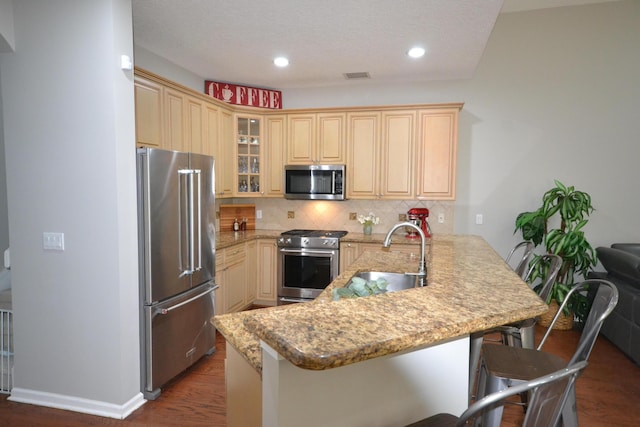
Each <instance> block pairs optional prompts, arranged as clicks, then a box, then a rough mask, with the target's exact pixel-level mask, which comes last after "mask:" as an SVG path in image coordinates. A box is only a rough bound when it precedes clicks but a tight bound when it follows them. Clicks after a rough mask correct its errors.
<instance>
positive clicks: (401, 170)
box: [379, 111, 417, 200]
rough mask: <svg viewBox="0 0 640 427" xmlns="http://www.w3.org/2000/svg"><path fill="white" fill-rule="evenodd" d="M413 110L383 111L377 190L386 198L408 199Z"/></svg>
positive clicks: (411, 176) (412, 159)
mask: <svg viewBox="0 0 640 427" xmlns="http://www.w3.org/2000/svg"><path fill="white" fill-rule="evenodd" d="M415 122H416V113H415V111H389V112H386V111H385V112H383V113H382V139H381V147H380V148H381V155H380V172H381V175H380V176H381V182H380V193H379V196H380V197H381V198H385V199H404V200H406V199H411V198H412V197H413V193H414V190H413V188H414V186H413V183H414V182H415V179H416V178H415V170H414V164H415V161H416V158H417V156H416V150H415V142H414V141H415Z"/></svg>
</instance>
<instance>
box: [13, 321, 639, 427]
mask: <svg viewBox="0 0 640 427" xmlns="http://www.w3.org/2000/svg"><path fill="white" fill-rule="evenodd" d="M542 330H543V329H542V328H540V327H538V329H537V330H536V332H537V334H538V336H540V335H541V331H542ZM578 338H579V333H578V332H576V331H553V333H552V334H551V337H550V340H549V341H548V342H547V343H546V344H545V348H546V349H547V351H551V352H553V353H555V354H558V355H562V356H563V357H565V358H567V359H568V357H569V356H570V355H571V354H572V353H573V351H574V350H575V348H576V344H577V341H578ZM216 348H217V352H216V353H215V354H213V355H212V356H207V357H205V358H203V359H202V360H201V361H200V362H198V363H197V364H196V365H194V366H193V367H192V368H191V369H189V370H188V371H187V372H185V373H184V374H182V375H181V376H179V377H178V378H176V379H175V380H174V381H172V382H171V383H170V384H168V385H167V386H166V387H165V388H164V390H163V392H162V394H161V395H160V397H159V398H158V399H157V400H155V401H150V402H147V403H146V404H145V405H144V406H142V407H141V408H140V409H138V410H137V411H135V412H134V413H133V414H131V415H130V416H129V417H127V419H126V420H114V419H110V418H103V417H98V416H93V415H86V414H80V413H75V412H71V411H63V410H58V409H51V408H44V407H40V406H33V405H27V404H21V403H14V402H9V401H8V400H7V396H6V395H0V396H1V397H0V426H20V427H22V426H33V427H39V426H47V427H49V426H53V427H62V426H65V427H80V426H126V427H152V426H153V427H156V426H194V427H196V426H209V427H218V426H225V425H226V421H225V388H224V387H225V386H224V374H223V373H224V358H225V347H224V340H223V339H222V338H221V336H220V335H218V340H217V343H216ZM577 396H578V410H579V420H580V426H582V427H600V426H616V427H635V426H637V425H639V424H640V367H639V366H637V365H635V364H634V363H633V362H631V361H630V360H629V359H628V358H627V357H625V356H624V355H623V354H622V353H621V352H620V351H619V350H618V349H617V348H616V347H615V346H613V345H612V344H611V343H610V342H609V341H607V340H606V339H605V338H603V337H600V338H599V339H598V342H597V343H596V345H595V347H594V349H593V352H592V354H591V358H590V364H589V366H588V367H587V369H586V371H585V373H584V374H583V375H582V376H581V377H580V378H579V379H578V382H577ZM523 417H524V415H523V412H522V409H521V408H519V407H516V406H507V408H506V409H505V415H504V418H503V423H502V425H503V426H519V425H520V423H521V422H522V419H523ZM328 427H329V426H328Z"/></svg>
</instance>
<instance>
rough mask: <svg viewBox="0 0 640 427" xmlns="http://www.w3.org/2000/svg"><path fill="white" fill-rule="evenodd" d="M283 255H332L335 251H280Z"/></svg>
mask: <svg viewBox="0 0 640 427" xmlns="http://www.w3.org/2000/svg"><path fill="white" fill-rule="evenodd" d="M280 253H283V254H285V253H286V254H301V255H307V254H309V255H334V254H335V253H336V251H314V250H312V249H280Z"/></svg>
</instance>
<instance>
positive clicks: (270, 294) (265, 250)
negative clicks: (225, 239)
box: [255, 239, 278, 305]
mask: <svg viewBox="0 0 640 427" xmlns="http://www.w3.org/2000/svg"><path fill="white" fill-rule="evenodd" d="M257 251H258V253H257V257H256V258H255V259H257V266H258V271H257V275H256V285H257V286H256V290H257V293H258V295H257V298H256V302H257V303H258V304H261V305H275V304H276V297H277V294H276V283H277V270H278V267H277V266H278V258H277V256H278V246H277V244H276V240H275V239H259V240H258V241H257Z"/></svg>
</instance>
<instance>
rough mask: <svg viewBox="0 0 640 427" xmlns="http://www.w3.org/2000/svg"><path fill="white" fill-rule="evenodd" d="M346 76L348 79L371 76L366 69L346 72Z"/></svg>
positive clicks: (368, 77)
mask: <svg viewBox="0 0 640 427" xmlns="http://www.w3.org/2000/svg"><path fill="white" fill-rule="evenodd" d="M343 76H344V78H345V79H347V80H361V79H370V78H371V76H370V75H369V73H367V72H366V71H361V72H359V73H344V74H343Z"/></svg>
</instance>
